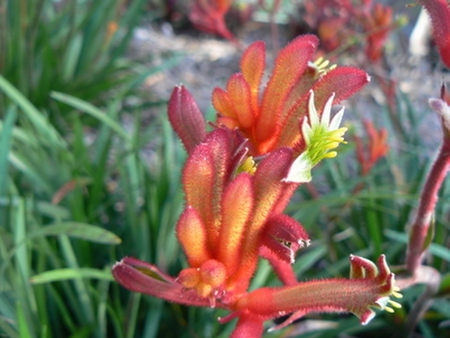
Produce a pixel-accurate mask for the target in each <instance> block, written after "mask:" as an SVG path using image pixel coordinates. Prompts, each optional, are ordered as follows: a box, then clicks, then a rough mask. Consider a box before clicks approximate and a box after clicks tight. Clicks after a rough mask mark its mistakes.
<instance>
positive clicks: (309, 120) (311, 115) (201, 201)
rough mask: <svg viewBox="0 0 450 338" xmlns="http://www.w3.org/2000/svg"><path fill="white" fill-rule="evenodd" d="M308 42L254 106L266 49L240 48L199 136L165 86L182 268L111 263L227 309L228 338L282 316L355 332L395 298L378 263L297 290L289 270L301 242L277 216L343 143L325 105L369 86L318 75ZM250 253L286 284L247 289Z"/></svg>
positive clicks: (356, 74) (341, 72) (135, 281)
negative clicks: (180, 199) (313, 318)
mask: <svg viewBox="0 0 450 338" xmlns="http://www.w3.org/2000/svg"><path fill="white" fill-rule="evenodd" d="M316 45H317V39H316V38H315V37H313V36H309V35H308V36H303V37H300V38H298V39H296V40H294V42H292V43H291V44H290V45H289V46H287V47H286V48H284V49H283V50H282V51H281V53H280V55H279V56H278V58H277V60H276V62H275V69H274V71H273V74H272V77H271V79H270V80H269V82H268V84H267V87H266V88H265V90H264V91H263V93H262V97H261V98H260V94H259V87H260V81H261V77H262V74H263V70H264V66H265V64H264V58H265V52H264V44H263V43H261V42H257V43H255V44H253V45H252V46H250V47H249V49H248V50H247V51H246V52H245V53H244V56H243V58H242V62H241V69H242V73H239V74H235V75H233V76H232V77H231V78H230V81H229V82H228V85H227V90H226V91H225V90H222V89H215V90H214V93H213V103H214V106H215V107H216V109H217V110H218V111H219V114H220V115H219V118H218V121H217V123H216V124H215V125H214V127H215V128H214V130H213V131H211V132H209V133H207V132H206V131H205V121H204V120H203V117H202V114H201V112H200V110H199V109H198V107H197V105H196V103H195V101H194V99H193V98H192V96H191V95H190V94H189V92H188V91H187V90H186V89H185V88H184V87H181V86H179V87H176V88H175V89H174V91H173V93H172V97H171V99H170V102H169V109H168V112H169V120H170V122H171V124H172V126H173V128H174V130H175V131H176V133H177V134H178V136H179V137H180V139H181V140H182V142H183V144H184V146H185V147H186V150H187V151H188V153H189V156H188V159H187V161H186V164H185V166H184V169H183V175H182V183H183V190H184V193H185V199H186V205H185V209H184V211H183V213H182V214H181V216H180V218H179V220H178V223H177V226H176V236H177V239H178V240H179V242H180V244H181V246H182V247H183V250H184V253H185V255H186V257H187V262H188V264H189V267H188V268H186V269H183V270H182V271H181V272H180V273H179V275H178V277H177V278H172V277H170V276H168V275H166V274H164V273H163V272H161V271H160V270H159V269H158V268H156V267H155V266H153V265H151V264H148V263H145V262H141V261H139V260H137V259H134V258H124V259H123V260H122V261H121V262H118V263H116V264H115V265H114V267H113V275H114V277H115V279H116V280H117V281H118V282H119V283H121V284H122V285H123V286H125V287H126V288H128V289H130V290H133V291H136V292H143V293H147V294H149V295H152V296H155V297H159V298H163V299H166V300H168V301H171V302H177V303H181V304H186V305H193V306H211V307H221V308H225V309H228V310H230V311H231V312H232V313H231V314H230V315H229V316H227V317H225V318H223V319H221V320H220V321H221V322H226V321H228V320H231V319H232V318H236V317H238V318H239V320H238V323H237V326H236V329H235V330H234V332H233V333H232V334H231V337H232V338H244V337H245V338H257V337H260V336H261V335H262V330H263V322H264V321H265V320H267V319H271V318H276V317H280V316H282V315H284V314H286V313H290V312H293V315H292V316H291V317H290V318H289V319H288V320H287V321H286V322H285V324H284V325H287V324H288V323H290V322H291V321H292V320H294V319H296V318H298V317H300V316H303V315H305V314H307V313H309V312H341V311H349V312H353V313H355V314H356V315H357V316H359V317H360V319H361V322H362V323H363V324H365V323H367V322H368V321H369V320H370V319H371V318H372V316H373V311H372V310H371V309H370V307H379V308H386V304H387V302H388V300H389V296H390V295H398V294H396V290H397V289H396V288H395V285H394V275H393V274H392V273H390V271H389V269H388V268H387V265H386V262H385V259H384V256H382V257H381V258H380V259H379V261H378V266H379V271H378V269H377V267H376V266H375V265H374V264H373V263H371V262H369V261H367V260H364V259H362V258H359V257H353V256H352V257H351V265H352V273H351V278H350V279H348V280H345V279H329V280H323V281H310V282H300V283H299V282H298V281H297V279H296V276H295V274H294V271H293V269H292V263H293V262H294V260H295V253H296V251H297V250H299V249H301V248H302V247H304V246H307V245H308V244H309V242H310V240H309V237H308V235H307V233H306V231H305V230H304V229H303V227H302V225H301V224H300V223H299V222H298V221H296V220H294V219H293V218H291V217H289V216H287V215H285V214H283V211H284V209H285V207H286V205H287V204H288V202H289V199H290V197H291V196H292V194H293V192H294V190H295V189H296V188H297V187H298V185H299V183H300V182H304V181H305V179H304V176H305V175H306V176H305V177H307V179H310V175H309V170H310V169H311V167H312V166H314V165H315V164H316V163H317V162H318V161H320V160H321V159H322V158H325V157H333V156H335V153H334V152H328V151H329V150H330V149H334V148H336V147H337V145H338V144H339V143H340V142H343V138H342V135H343V133H344V132H345V128H339V124H340V121H341V118H342V114H343V109H341V110H340V112H339V113H337V114H336V115H335V116H334V117H333V118H331V116H330V114H331V106H332V103H333V102H336V101H340V100H342V99H344V98H346V97H348V96H349V95H351V94H352V93H353V92H355V91H356V90H358V89H359V88H360V87H361V86H362V85H364V84H365V83H366V82H367V81H368V77H367V74H366V73H365V72H363V71H361V70H358V69H355V68H351V67H341V68H336V69H333V70H330V71H329V72H327V73H326V72H324V71H323V69H322V68H321V67H318V66H317V65H316V64H313V63H310V62H309V60H310V58H311V57H312V53H313V52H314V50H315V48H316ZM311 89H312V90H313V91H312V90H311ZM262 155H263V156H262ZM298 155H300V156H298ZM253 156H258V158H254V157H253ZM305 163H306V167H307V168H306V169H307V170H303V169H304V168H305ZM299 168H300V169H302V170H300V174H299V172H298V169H299ZM305 173H306V174H305ZM258 256H262V257H264V258H266V259H267V260H269V262H270V263H271V265H272V266H273V268H274V270H275V272H276V273H277V275H278V276H279V278H280V280H281V281H282V282H283V283H284V284H285V286H284V287H280V288H262V289H258V290H255V291H252V292H248V288H249V285H250V282H251V279H252V276H253V275H254V273H255V271H256V268H257V263H258ZM393 304H395V305H397V303H393ZM386 309H387V308H386ZM281 326H283V325H281Z"/></svg>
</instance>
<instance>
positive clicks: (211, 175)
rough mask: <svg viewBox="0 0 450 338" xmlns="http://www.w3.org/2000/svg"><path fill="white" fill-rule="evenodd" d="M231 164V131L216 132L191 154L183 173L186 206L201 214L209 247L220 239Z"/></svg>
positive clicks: (219, 130) (221, 130)
mask: <svg viewBox="0 0 450 338" xmlns="http://www.w3.org/2000/svg"><path fill="white" fill-rule="evenodd" d="M229 163H230V141H229V138H228V131H227V130H225V129H216V130H214V131H213V132H211V133H210V134H209V135H208V136H207V138H206V140H205V142H203V143H201V144H200V145H198V146H197V147H196V148H195V149H194V150H193V151H192V153H191V155H190V156H189V157H188V159H187V161H186V165H185V167H184V170H183V188H184V192H185V194H186V204H187V205H189V206H192V207H193V208H194V209H195V210H196V211H197V212H198V213H199V215H200V217H201V219H202V221H203V223H204V224H205V226H206V229H207V234H208V243H209V244H208V245H209V246H210V247H212V246H213V245H215V243H217V240H218V237H219V229H220V219H219V218H220V209H221V199H222V192H223V188H224V182H225V176H226V175H228V174H229V173H228V168H229Z"/></svg>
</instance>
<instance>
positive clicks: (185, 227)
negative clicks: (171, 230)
mask: <svg viewBox="0 0 450 338" xmlns="http://www.w3.org/2000/svg"><path fill="white" fill-rule="evenodd" d="M176 231H177V238H178V240H179V241H180V243H181V245H182V246H183V249H184V252H185V254H186V257H187V260H188V263H189V265H190V266H191V267H194V268H197V267H199V266H200V265H202V264H203V263H204V262H206V261H207V260H208V259H210V258H211V254H210V251H209V249H208V238H207V231H206V227H205V224H204V223H203V221H202V219H201V218H200V216H199V214H198V213H197V211H196V210H195V209H194V208H192V207H190V206H188V207H187V208H186V209H185V210H184V212H183V213H182V214H181V216H180V218H179V220H178V224H177V227H176Z"/></svg>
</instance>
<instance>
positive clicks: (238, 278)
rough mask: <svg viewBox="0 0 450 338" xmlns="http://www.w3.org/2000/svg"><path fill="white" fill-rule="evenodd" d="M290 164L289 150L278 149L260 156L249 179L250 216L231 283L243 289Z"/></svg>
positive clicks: (250, 273)
mask: <svg viewBox="0 0 450 338" xmlns="http://www.w3.org/2000/svg"><path fill="white" fill-rule="evenodd" d="M291 163H292V150H291V149H289V148H281V149H277V150H276V151H274V152H272V153H270V154H269V155H268V156H267V157H266V158H265V159H263V160H262V161H261V163H260V164H259V165H258V169H257V170H256V173H255V176H254V178H253V182H254V200H255V204H254V207H253V216H252V218H251V220H250V222H249V223H248V227H247V231H246V234H245V239H244V243H243V247H242V251H241V252H242V255H241V264H240V265H239V268H238V270H237V272H236V273H235V276H234V277H233V283H237V284H239V287H240V288H243V290H246V289H247V287H248V284H249V280H250V278H251V276H252V275H253V272H254V271H255V268H256V264H257V259H258V250H259V247H260V246H261V245H262V244H261V236H262V231H263V229H264V224H265V223H266V221H267V219H268V218H269V217H270V215H271V213H272V212H273V209H274V208H275V207H276V205H277V202H278V200H279V199H280V197H281V196H282V195H283V194H284V192H285V191H284V187H285V186H286V184H287V183H284V182H283V181H282V179H283V178H284V177H286V175H287V172H288V170H289V167H290V165H291Z"/></svg>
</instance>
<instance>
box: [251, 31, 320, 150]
mask: <svg viewBox="0 0 450 338" xmlns="http://www.w3.org/2000/svg"><path fill="white" fill-rule="evenodd" d="M317 44H318V39H317V37H315V36H313V35H303V36H300V37H298V38H296V39H295V40H294V41H292V42H291V43H290V44H289V45H287V46H286V47H285V48H283V49H282V50H281V52H280V53H279V54H278V57H277V59H276V60H275V68H274V70H273V73H272V77H271V78H270V80H269V82H268V84H267V88H266V90H265V91H264V95H263V99H262V106H261V111H260V115H259V117H258V122H257V125H256V139H257V140H258V142H263V141H265V140H267V139H269V138H270V137H271V136H272V135H273V133H274V132H275V131H276V126H277V122H278V116H279V114H280V112H281V110H282V108H283V105H284V101H285V100H286V98H287V96H288V95H289V92H290V90H291V89H292V87H293V86H294V85H295V83H296V82H297V80H298V78H299V77H300V76H301V75H302V73H303V72H304V71H305V69H306V67H307V65H308V61H309V60H310V59H311V57H312V54H313V53H314V51H315V49H316V47H317Z"/></svg>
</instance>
